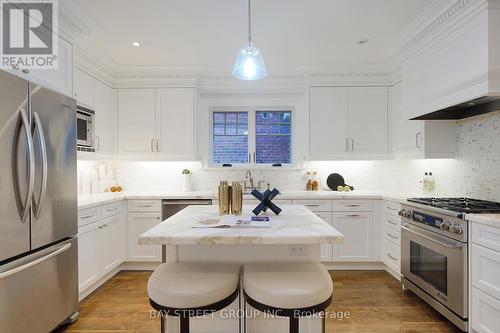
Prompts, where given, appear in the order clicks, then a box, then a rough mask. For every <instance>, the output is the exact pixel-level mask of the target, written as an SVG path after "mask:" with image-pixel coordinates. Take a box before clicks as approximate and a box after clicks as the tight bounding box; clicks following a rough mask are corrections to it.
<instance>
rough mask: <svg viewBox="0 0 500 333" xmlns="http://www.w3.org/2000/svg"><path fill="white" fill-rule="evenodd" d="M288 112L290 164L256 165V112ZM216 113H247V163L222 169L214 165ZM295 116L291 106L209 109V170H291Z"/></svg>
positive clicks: (293, 160) (219, 165)
mask: <svg viewBox="0 0 500 333" xmlns="http://www.w3.org/2000/svg"><path fill="white" fill-rule="evenodd" d="M266 111H267V112H279V111H281V112H290V114H291V124H290V130H291V135H290V161H291V162H290V163H282V164H281V167H273V164H272V163H256V145H257V133H256V119H255V117H256V113H257V112H266ZM217 112H228V113H231V112H247V113H248V155H249V160H248V162H247V163H231V165H232V166H231V167H223V166H222V163H214V158H213V157H214V151H213V143H214V142H213V141H214V113H217ZM295 122H296V115H295V108H293V107H291V106H271V107H262V106H259V107H241V106H239V107H210V108H209V127H210V129H209V136H210V140H209V142H210V147H209V163H208V165H209V167H211V168H224V169H225V168H227V169H237V168H247V169H248V168H253V169H259V168H262V169H270V168H272V169H287V168H288V169H291V168H295V167H296V161H295V159H294V156H295V154H294V150H295V149H294V148H295V145H294V143H295V132H296V129H295V127H296V125H295Z"/></svg>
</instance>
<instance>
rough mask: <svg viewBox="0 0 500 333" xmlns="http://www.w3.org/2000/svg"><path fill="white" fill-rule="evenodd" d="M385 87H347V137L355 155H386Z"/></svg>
mask: <svg viewBox="0 0 500 333" xmlns="http://www.w3.org/2000/svg"><path fill="white" fill-rule="evenodd" d="M387 135H388V131H387V88H386V87H353V88H349V138H350V141H351V142H350V150H351V153H352V154H354V155H361V156H369V155H380V156H386V155H387Z"/></svg>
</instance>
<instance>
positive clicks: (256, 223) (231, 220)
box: [193, 215, 271, 228]
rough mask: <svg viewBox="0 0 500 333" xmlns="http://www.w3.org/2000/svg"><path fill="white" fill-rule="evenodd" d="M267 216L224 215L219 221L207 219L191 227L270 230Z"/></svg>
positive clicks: (269, 221)
mask: <svg viewBox="0 0 500 333" xmlns="http://www.w3.org/2000/svg"><path fill="white" fill-rule="evenodd" d="M270 227H271V220H270V218H269V216H243V215H241V216H236V215H224V216H222V217H220V218H219V219H208V220H203V221H200V222H198V223H197V224H195V225H193V228H270Z"/></svg>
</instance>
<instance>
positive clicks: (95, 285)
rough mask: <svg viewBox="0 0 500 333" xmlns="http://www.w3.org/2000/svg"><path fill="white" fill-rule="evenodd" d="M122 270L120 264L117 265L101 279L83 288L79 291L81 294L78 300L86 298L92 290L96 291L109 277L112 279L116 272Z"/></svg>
mask: <svg viewBox="0 0 500 333" xmlns="http://www.w3.org/2000/svg"><path fill="white" fill-rule="evenodd" d="M120 271H121V268H120V266H117V267H115V268H114V269H113V270H112V271H111V272H109V273H108V274H106V275H104V276H103V277H102V278H100V279H99V280H97V281H96V282H94V283H93V284H91V285H90V286H89V287H88V288H86V289H85V290H82V291H81V292H80V293H79V295H78V300H79V301H82V300H83V299H84V298H86V297H87V296H89V295H90V294H91V293H92V292H94V290H96V289H97V288H99V287H100V286H102V285H103V284H104V283H105V282H106V281H108V280H109V279H111V278H112V277H113V276H115V275H116V274H118V272H120Z"/></svg>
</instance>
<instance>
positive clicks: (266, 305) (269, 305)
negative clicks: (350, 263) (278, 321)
mask: <svg viewBox="0 0 500 333" xmlns="http://www.w3.org/2000/svg"><path fill="white" fill-rule="evenodd" d="M243 290H244V294H245V301H246V303H248V304H250V305H251V306H252V307H253V308H255V309H257V310H259V311H262V312H265V313H269V314H272V315H276V316H280V317H288V318H289V323H290V324H289V325H290V326H289V332H290V333H298V332H299V318H300V317H304V316H312V315H313V314H315V313H324V312H325V310H326V308H327V307H328V305H330V303H331V302H332V292H333V283H332V279H331V277H330V274H329V273H328V270H327V269H326V268H325V267H324V266H323V265H321V264H316V263H262V264H247V265H245V266H244V269H243ZM322 330H323V332H324V331H325V316H323V318H322Z"/></svg>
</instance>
